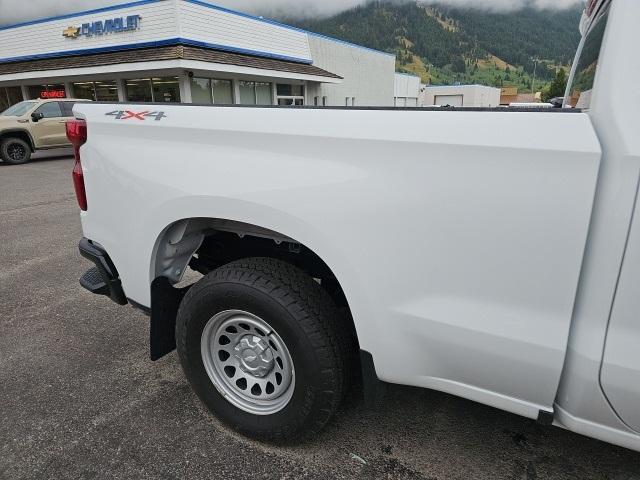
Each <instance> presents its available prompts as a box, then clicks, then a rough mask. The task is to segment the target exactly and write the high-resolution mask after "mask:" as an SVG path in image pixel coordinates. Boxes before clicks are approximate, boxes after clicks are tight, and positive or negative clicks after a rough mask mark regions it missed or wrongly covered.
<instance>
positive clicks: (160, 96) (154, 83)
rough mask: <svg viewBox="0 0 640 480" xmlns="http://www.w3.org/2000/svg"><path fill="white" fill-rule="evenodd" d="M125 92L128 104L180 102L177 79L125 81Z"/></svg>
mask: <svg viewBox="0 0 640 480" xmlns="http://www.w3.org/2000/svg"><path fill="white" fill-rule="evenodd" d="M126 92H127V101H128V102H175V103H179V102H180V84H179V82H178V77H162V78H142V79H131V80H127V82H126Z"/></svg>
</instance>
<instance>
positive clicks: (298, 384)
mask: <svg viewBox="0 0 640 480" xmlns="http://www.w3.org/2000/svg"><path fill="white" fill-rule="evenodd" d="M340 318H342V317H341V316H340V313H339V312H338V310H337V308H336V306H335V304H334V302H333V300H332V299H331V297H329V295H328V294H327V293H326V292H325V291H324V290H323V289H322V287H321V286H320V285H318V283H316V282H315V281H314V280H313V279H312V278H311V277H309V276H308V275H306V274H305V273H304V272H302V271H301V270H299V269H298V268H296V267H293V266H292V265H289V264H287V263H284V262H281V261H278V260H274V259H268V258H250V259H245V260H240V261H236V262H233V263H230V264H228V265H224V266H222V267H220V268H218V269H217V270H214V271H213V272H211V273H209V274H207V275H206V276H205V277H203V278H202V279H201V280H200V281H199V282H197V283H196V284H195V285H194V286H193V287H192V288H191V289H190V290H189V292H188V293H187V295H186V296H185V298H184V300H183V301H182V303H181V305H180V308H179V311H178V315H177V320H176V340H177V349H178V354H179V357H180V362H181V364H182V368H183V369H184V372H185V374H186V376H187V378H188V380H189V382H190V383H191V385H192V387H193V388H194V390H195V391H196V393H197V394H198V396H199V397H200V399H201V400H202V401H203V403H204V404H205V405H206V406H207V407H208V408H209V409H210V410H211V411H212V412H213V413H214V414H215V415H216V416H217V417H218V418H220V419H221V420H222V421H223V422H224V423H226V424H227V425H229V426H231V427H232V428H234V429H236V430H238V431H239V432H241V433H243V434H245V435H248V436H251V437H256V438H260V439H265V440H275V441H278V440H292V439H297V438H300V437H307V436H311V435H313V434H315V433H316V432H318V431H319V430H320V429H321V428H322V427H323V426H324V425H325V424H326V423H327V421H328V420H329V419H330V417H331V416H332V414H333V413H334V412H335V410H336V408H337V407H338V405H339V403H340V401H341V400H342V395H343V393H344V392H343V390H344V385H345V381H344V379H345V371H344V367H345V363H346V361H347V354H348V352H345V351H344V345H347V342H344V341H343V339H342V338H340V337H341V335H342V333H341V331H342V329H340V328H338V326H337V322H338V321H339V319H340Z"/></svg>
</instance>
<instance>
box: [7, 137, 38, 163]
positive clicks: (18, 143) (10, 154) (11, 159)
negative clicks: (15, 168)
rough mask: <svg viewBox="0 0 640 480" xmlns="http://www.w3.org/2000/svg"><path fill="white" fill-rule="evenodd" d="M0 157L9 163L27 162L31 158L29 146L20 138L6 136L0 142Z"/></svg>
mask: <svg viewBox="0 0 640 480" xmlns="http://www.w3.org/2000/svg"><path fill="white" fill-rule="evenodd" d="M0 158H2V161H3V162H5V163H8V164H10V165H20V164H22V163H27V162H28V161H29V160H30V159H31V146H30V145H29V144H28V143H27V142H25V141H24V140H22V139H21V138H7V139H5V140H2V142H1V143H0Z"/></svg>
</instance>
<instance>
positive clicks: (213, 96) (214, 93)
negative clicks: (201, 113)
mask: <svg viewBox="0 0 640 480" xmlns="http://www.w3.org/2000/svg"><path fill="white" fill-rule="evenodd" d="M191 101H192V102H193V103H205V104H211V103H215V104H217V105H229V104H232V103H233V84H232V83H231V80H215V79H210V78H197V77H194V78H191Z"/></svg>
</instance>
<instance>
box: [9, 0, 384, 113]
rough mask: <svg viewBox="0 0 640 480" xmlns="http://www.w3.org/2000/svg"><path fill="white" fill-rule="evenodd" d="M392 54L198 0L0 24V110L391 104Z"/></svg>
mask: <svg viewBox="0 0 640 480" xmlns="http://www.w3.org/2000/svg"><path fill="white" fill-rule="evenodd" d="M394 73H395V55H393V54H389V53H385V52H379V51H376V50H372V49H370V48H365V47H361V46H359V45H354V44H351V43H348V42H344V41H341V40H337V39H334V38H329V37H326V36H324V35H319V34H316V33H312V32H307V31H305V30H301V29H299V28H295V27H291V26H288V25H284V24H281V23H278V22H274V21H271V20H266V19H263V18H261V17H255V16H251V15H247V14H244V13H241V12H236V11H233V10H229V9H226V8H222V7H218V6H216V5H213V4H210V3H208V2H207V1H205V0H144V1H133V2H130V3H125V4H122V5H116V6H113V7H106V8H99V9H95V10H89V11H85V12H79V13H73V14H68V15H63V16H59V17H54V18H46V19H42V20H34V21H30V22H25V23H22V24H18V25H9V26H5V27H0V111H1V110H4V108H6V107H7V106H9V105H12V104H14V103H17V102H19V101H22V100H28V99H32V98H39V97H42V98H64V97H76V98H87V99H92V100H98V101H127V102H181V103H204V104H206V103H216V104H218V103H219V104H225V103H226V104H253V105H320V106H322V105H325V106H354V105H372V106H378V105H380V106H393V105H394V78H395V76H394Z"/></svg>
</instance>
